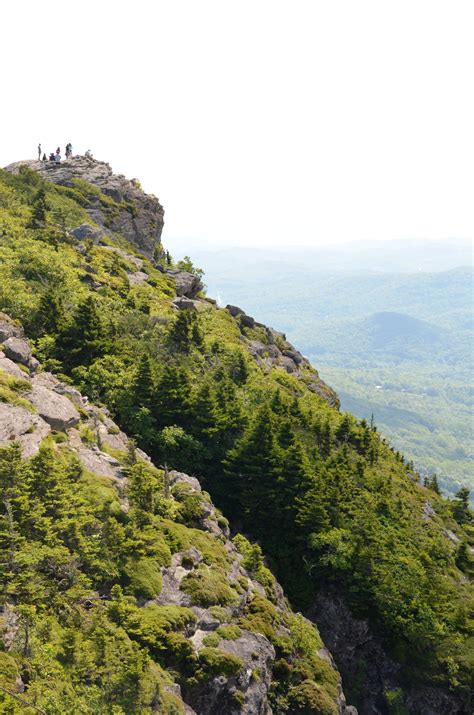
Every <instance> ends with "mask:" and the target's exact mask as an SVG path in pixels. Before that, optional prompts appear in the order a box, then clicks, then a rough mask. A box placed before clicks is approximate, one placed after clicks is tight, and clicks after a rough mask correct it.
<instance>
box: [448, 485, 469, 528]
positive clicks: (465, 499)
mask: <svg viewBox="0 0 474 715" xmlns="http://www.w3.org/2000/svg"><path fill="white" fill-rule="evenodd" d="M469 494H470V492H469V489H468V488H467V487H461V489H459V491H457V492H456V494H455V496H454V501H453V504H452V507H451V509H452V512H453V517H454V518H455V519H456V521H457V522H458V524H467V523H468V522H470V521H472V513H471V511H470V509H469Z"/></svg>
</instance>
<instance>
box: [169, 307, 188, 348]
mask: <svg viewBox="0 0 474 715" xmlns="http://www.w3.org/2000/svg"><path fill="white" fill-rule="evenodd" d="M191 315H192V314H191V312H190V311H188V310H179V311H178V313H177V314H176V316H175V318H174V320H173V322H172V323H171V325H170V327H169V330H168V336H167V343H168V346H169V347H170V348H171V349H172V350H175V351H176V352H179V353H183V354H185V355H186V354H188V353H189V351H190V349H191V342H192V335H191V330H192V327H193V318H192V317H191Z"/></svg>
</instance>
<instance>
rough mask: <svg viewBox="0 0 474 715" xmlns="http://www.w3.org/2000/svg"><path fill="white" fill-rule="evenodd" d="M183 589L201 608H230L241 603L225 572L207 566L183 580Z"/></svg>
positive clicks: (203, 565)
mask: <svg viewBox="0 0 474 715" xmlns="http://www.w3.org/2000/svg"><path fill="white" fill-rule="evenodd" d="M181 589H182V590H183V591H184V592H185V593H187V594H188V595H189V596H191V598H192V601H193V603H194V604H197V605H199V606H230V605H233V604H236V603H238V601H239V597H238V595H237V593H236V592H235V590H234V589H233V588H231V587H230V586H229V585H228V584H227V583H226V575H225V572H224V571H223V570H222V569H219V568H216V567H214V568H212V569H211V568H209V567H208V566H206V565H205V564H201V565H200V566H199V568H198V569H196V570H195V571H193V572H192V573H190V574H188V575H187V576H185V577H184V578H183V580H182V582H181Z"/></svg>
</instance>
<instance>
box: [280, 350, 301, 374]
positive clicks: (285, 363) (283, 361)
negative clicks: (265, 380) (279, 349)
mask: <svg viewBox="0 0 474 715" xmlns="http://www.w3.org/2000/svg"><path fill="white" fill-rule="evenodd" d="M279 364H280V366H281V367H282V368H284V369H285V370H286V371H287V372H288V373H289V374H292V373H294V372H296V371H297V370H298V367H297V365H296V364H295V363H294V362H293V360H292V359H291V358H289V357H285V356H284V355H282V356H281V357H280V361H279Z"/></svg>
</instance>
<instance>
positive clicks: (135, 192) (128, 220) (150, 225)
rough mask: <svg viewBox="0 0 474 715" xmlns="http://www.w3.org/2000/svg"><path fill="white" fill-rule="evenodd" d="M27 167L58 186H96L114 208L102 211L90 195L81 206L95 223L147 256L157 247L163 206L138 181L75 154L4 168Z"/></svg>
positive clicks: (9, 169)
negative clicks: (78, 183) (58, 160)
mask: <svg viewBox="0 0 474 715" xmlns="http://www.w3.org/2000/svg"><path fill="white" fill-rule="evenodd" d="M25 165H26V166H29V167H30V168H31V169H34V170H35V171H38V172H39V173H40V174H41V175H42V176H44V178H45V179H47V180H48V181H51V182H53V183H54V184H60V185H62V186H73V185H74V179H82V180H83V181H87V182H88V183H90V184H93V185H94V186H97V187H98V188H99V189H100V190H101V191H102V192H103V193H104V194H106V195H107V196H110V197H111V198H112V199H113V200H114V201H115V202H116V203H117V210H115V211H113V212H110V213H108V214H107V213H106V211H105V210H104V205H103V203H101V201H100V198H99V197H97V196H94V195H92V194H91V195H90V196H89V198H88V204H87V206H86V207H85V208H86V210H87V212H88V214H89V215H90V217H91V218H92V220H93V221H94V222H95V223H97V224H99V226H106V227H107V229H110V230H111V231H114V232H118V233H121V234H122V235H123V236H124V238H126V239H127V240H128V241H130V242H131V243H133V244H134V245H135V246H137V248H138V249H139V250H140V251H141V252H142V253H144V254H145V255H146V256H147V257H148V258H153V256H154V255H155V252H156V249H157V248H158V251H159V250H160V240H161V232H162V230H163V215H164V211H163V207H162V206H161V204H160V202H159V201H158V199H157V198H156V197H155V196H152V195H151V194H145V193H144V191H142V189H141V188H140V186H139V184H138V182H136V181H133V180H132V181H129V180H128V179H126V178H125V177H124V176H122V175H117V174H114V173H113V172H112V169H111V167H110V165H109V164H107V163H106V162H104V161H96V160H95V159H89V158H87V157H85V156H75V157H72V158H71V159H69V160H68V161H64V162H61V163H60V164H57V163H55V162H50V161H45V162H43V161H20V162H16V163H14V164H10V165H9V166H7V167H6V169H7V171H12V172H18V171H19V169H20V166H25Z"/></svg>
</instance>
